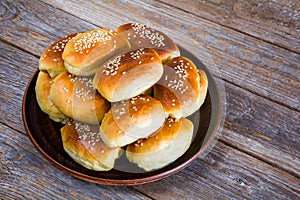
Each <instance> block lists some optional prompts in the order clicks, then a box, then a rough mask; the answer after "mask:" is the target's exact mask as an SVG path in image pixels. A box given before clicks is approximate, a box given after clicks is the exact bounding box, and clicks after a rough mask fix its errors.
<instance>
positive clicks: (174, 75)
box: [154, 56, 207, 119]
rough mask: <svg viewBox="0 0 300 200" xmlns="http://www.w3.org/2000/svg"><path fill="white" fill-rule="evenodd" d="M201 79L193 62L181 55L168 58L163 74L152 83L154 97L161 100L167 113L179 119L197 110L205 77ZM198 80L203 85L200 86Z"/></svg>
mask: <svg viewBox="0 0 300 200" xmlns="http://www.w3.org/2000/svg"><path fill="white" fill-rule="evenodd" d="M201 76H202V77H205V79H201V80H200V77H199V74H198V72H197V68H196V66H195V65H194V63H193V62H192V61H191V60H189V59H188V58H185V57H183V56H178V57H175V58H172V59H170V60H168V61H167V62H166V63H165V65H164V74H163V76H162V78H161V79H160V80H159V82H158V83H157V84H155V85H154V97H155V98H156V99H158V100H159V101H161V103H162V104H163V106H164V109H165V112H166V114H167V115H169V116H171V117H173V118H176V119H180V118H181V117H187V116H189V115H191V114H193V113H194V112H195V111H196V110H198V109H199V108H200V106H201V104H202V103H203V100H204V99H205V95H206V90H207V78H206V75H205V72H204V71H202V72H201ZM200 81H202V82H203V84H204V85H203V87H200Z"/></svg>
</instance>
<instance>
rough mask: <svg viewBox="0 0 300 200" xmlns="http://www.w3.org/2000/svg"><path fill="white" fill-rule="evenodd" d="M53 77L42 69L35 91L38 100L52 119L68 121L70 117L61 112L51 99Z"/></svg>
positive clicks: (42, 108)
mask: <svg viewBox="0 0 300 200" xmlns="http://www.w3.org/2000/svg"><path fill="white" fill-rule="evenodd" d="M51 82H52V80H51V78H50V76H49V75H48V73H46V72H42V71H40V72H39V74H38V78H37V80H36V85H35V92H36V100H37V102H38V104H39V107H40V108H41V110H42V111H43V112H45V113H46V114H48V115H49V117H50V119H52V120H54V121H56V122H62V123H66V122H67V121H68V117H66V116H65V115H64V114H63V113H62V112H60V111H59V110H58V109H57V107H56V106H55V105H54V104H53V102H52V101H51V100H50V87H51Z"/></svg>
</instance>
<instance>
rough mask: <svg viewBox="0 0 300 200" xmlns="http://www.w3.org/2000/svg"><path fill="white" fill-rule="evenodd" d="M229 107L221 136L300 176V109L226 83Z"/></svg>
mask: <svg viewBox="0 0 300 200" xmlns="http://www.w3.org/2000/svg"><path fill="white" fill-rule="evenodd" d="M225 88H226V94H227V111H226V121H225V124H224V127H225V128H224V129H223V130H224V131H223V133H222V136H221V137H220V139H221V140H222V141H225V142H227V143H230V144H231V145H233V146H235V147H237V148H238V149H243V150H244V151H246V152H248V153H250V154H251V155H255V156H258V157H259V158H260V159H263V160H266V161H268V162H270V163H272V164H274V165H277V166H280V167H281V168H283V169H285V170H287V171H289V172H291V173H293V174H297V175H298V177H300V169H299V166H300V149H299V145H300V123H299V119H300V113H299V112H297V111H293V110H290V109H288V108H286V107H284V106H281V105H278V104H276V103H274V102H271V101H266V99H264V98H262V97H259V96H257V95H255V94H252V93H250V92H248V91H246V90H243V89H240V88H238V87H233V86H232V85H231V84H229V83H228V84H225Z"/></svg>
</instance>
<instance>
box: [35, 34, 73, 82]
mask: <svg viewBox="0 0 300 200" xmlns="http://www.w3.org/2000/svg"><path fill="white" fill-rule="evenodd" d="M76 34H77V33H75V34H70V35H67V36H65V37H63V38H61V39H59V40H58V41H56V42H54V43H53V44H51V46H50V47H49V48H47V49H46V51H44V53H43V54H42V55H41V58H40V62H39V69H40V70H41V71H47V72H48V74H49V75H50V77H51V78H54V77H55V76H57V75H58V74H60V73H63V72H65V71H66V69H65V65H64V61H63V59H62V53H63V51H64V49H65V45H66V44H67V43H68V42H69V40H70V39H72V38H73V37H74V36H75V35H76Z"/></svg>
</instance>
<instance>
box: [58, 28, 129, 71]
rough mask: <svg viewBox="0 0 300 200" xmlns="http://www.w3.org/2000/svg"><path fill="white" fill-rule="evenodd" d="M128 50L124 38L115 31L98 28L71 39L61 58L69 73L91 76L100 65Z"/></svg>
mask: <svg viewBox="0 0 300 200" xmlns="http://www.w3.org/2000/svg"><path fill="white" fill-rule="evenodd" d="M129 48H130V44H129V42H128V41H127V39H126V38H124V37H123V36H121V35H118V34H117V33H116V32H115V31H112V30H109V29H106V28H99V29H96V30H91V31H87V32H84V33H79V34H77V35H76V36H75V37H73V38H72V39H71V40H70V41H69V42H68V43H67V45H66V46H65V50H64V52H63V54H62V58H63V60H64V61H65V67H66V69H67V70H68V72H69V73H71V74H74V75H77V76H91V75H93V74H95V72H96V71H97V68H98V66H99V65H100V64H102V63H103V62H105V61H106V60H107V59H109V58H110V57H113V56H115V55H117V54H119V53H123V52H126V51H127V50H129Z"/></svg>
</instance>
